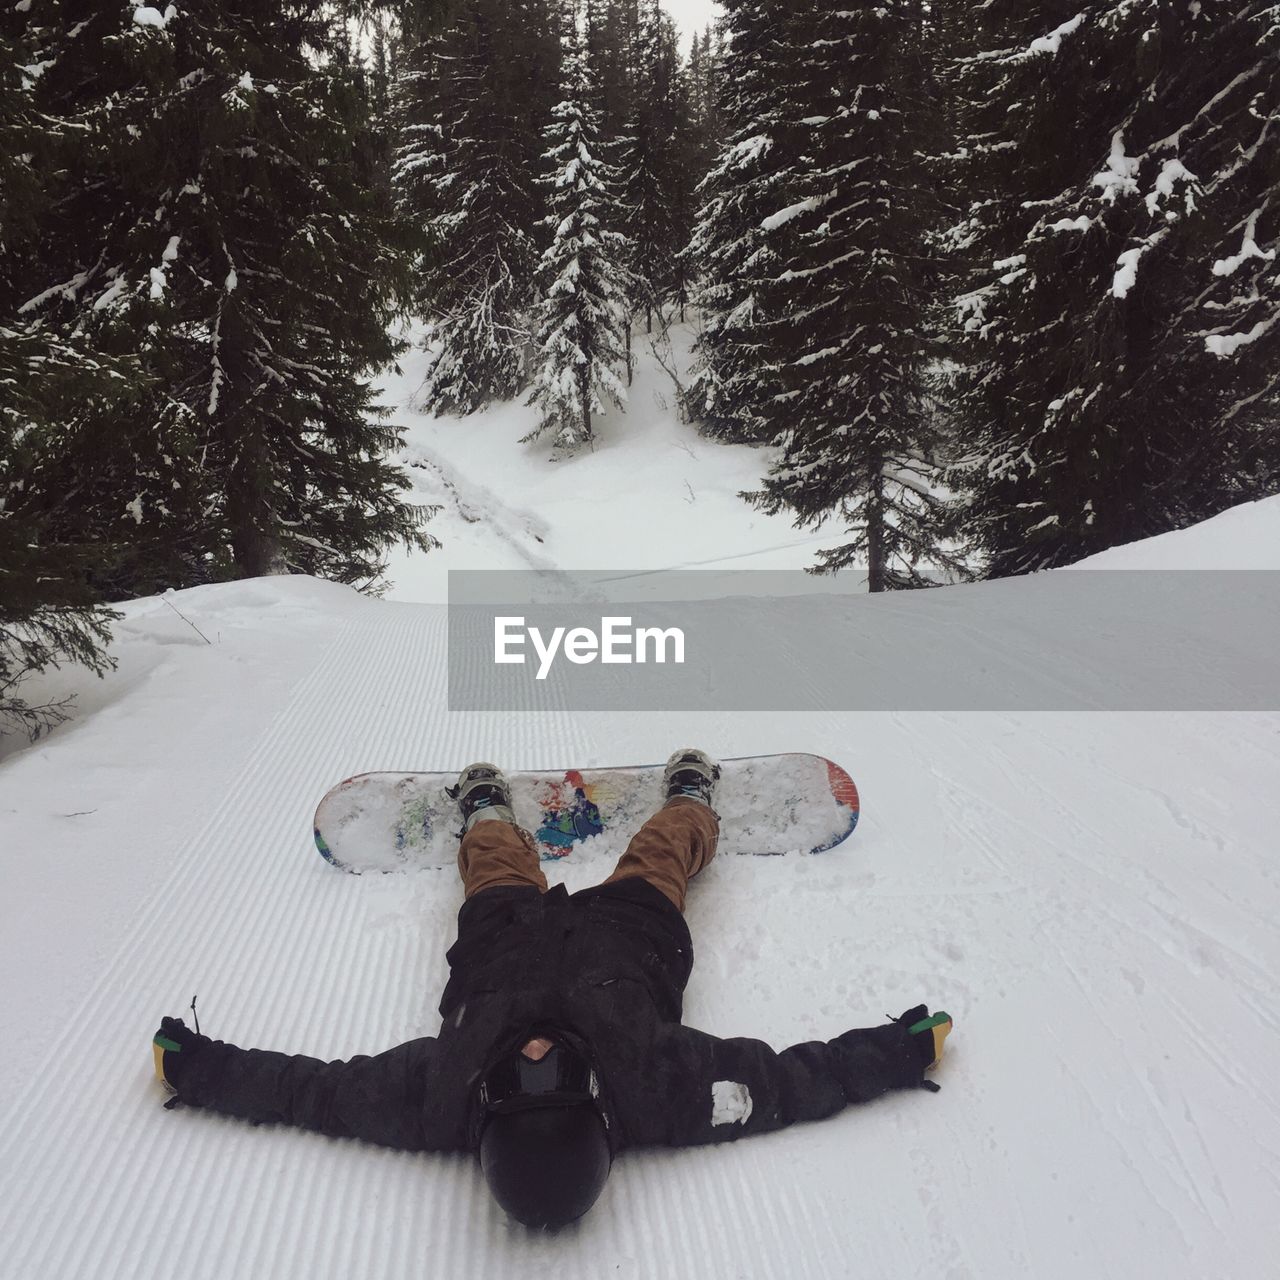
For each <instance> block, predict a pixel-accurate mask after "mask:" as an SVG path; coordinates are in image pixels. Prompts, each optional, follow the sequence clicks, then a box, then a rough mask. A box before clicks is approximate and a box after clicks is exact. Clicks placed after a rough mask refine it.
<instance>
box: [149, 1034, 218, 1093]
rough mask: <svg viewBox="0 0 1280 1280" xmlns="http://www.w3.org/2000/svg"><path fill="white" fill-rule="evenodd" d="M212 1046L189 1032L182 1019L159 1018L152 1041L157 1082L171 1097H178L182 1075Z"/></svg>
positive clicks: (204, 1037) (207, 1040) (209, 1041)
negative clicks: (170, 1092) (195, 1059)
mask: <svg viewBox="0 0 1280 1280" xmlns="http://www.w3.org/2000/svg"><path fill="white" fill-rule="evenodd" d="M212 1043H213V1041H212V1040H210V1039H209V1037H208V1036H202V1035H200V1033H199V1032H197V1031H192V1030H191V1029H190V1027H188V1026H187V1024H186V1023H185V1022H183V1021H182V1019H181V1018H161V1019H160V1030H159V1031H157V1032H156V1034H155V1036H154V1037H153V1039H152V1041H151V1047H152V1052H153V1054H154V1056H155V1062H156V1078H157V1079H158V1080H159V1081H160V1082H161V1083H162V1084H164V1085H167V1086H168V1087H169V1088H170V1089H171V1090H173V1092H174V1093H181V1092H182V1075H183V1072H184V1071H186V1070H187V1068H188V1067H190V1065H191V1062H192V1059H193V1058H195V1057H196V1055H197V1054H199V1053H200V1052H201V1051H202V1050H203V1049H204V1048H206V1047H207V1046H208V1045H211V1044H212Z"/></svg>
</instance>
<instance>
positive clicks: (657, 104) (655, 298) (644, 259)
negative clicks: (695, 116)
mask: <svg viewBox="0 0 1280 1280" xmlns="http://www.w3.org/2000/svg"><path fill="white" fill-rule="evenodd" d="M634 56H635V76H634V78H635V85H634V90H633V92H632V95H631V110H632V116H631V119H630V121H629V122H628V125H627V129H626V141H625V144H624V146H623V148H622V153H621V157H620V166H621V170H622V183H623V203H624V206H625V209H626V216H625V220H624V222H623V225H622V228H621V230H622V231H623V232H624V234H625V235H626V236H627V239H628V240H629V241H630V243H631V246H632V260H631V270H632V284H633V296H632V300H631V301H632V308H633V310H634V311H635V312H636V313H637V314H640V313H643V314H644V317H645V328H646V330H649V331H652V328H653V311H654V309H655V308H657V307H660V306H661V305H662V301H663V299H664V297H665V296H666V295H667V294H669V293H670V292H671V291H672V288H673V284H674V275H673V272H672V263H673V262H674V260H675V257H676V255H677V254H678V253H679V252H680V250H681V249H682V248H683V247H684V242H683V240H682V238H681V236H680V233H679V228H678V227H677V224H676V218H675V214H676V208H677V204H678V201H679V180H680V173H679V170H678V168H677V165H678V161H679V159H680V156H679V153H678V150H677V137H678V134H679V131H680V127H681V121H680V55H679V48H678V41H677V37H676V30H675V24H674V23H673V22H672V21H671V19H670V17H668V16H667V15H666V14H665V13H664V12H663V11H662V8H661V6H660V5H659V3H658V0H638V6H637V38H636V42H635V50H634ZM685 239H687V236H686V237H685Z"/></svg>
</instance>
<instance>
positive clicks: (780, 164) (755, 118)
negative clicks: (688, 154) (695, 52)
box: [687, 0, 793, 440]
mask: <svg viewBox="0 0 1280 1280" xmlns="http://www.w3.org/2000/svg"><path fill="white" fill-rule="evenodd" d="M724 8H725V9H726V11H727V13H726V17H725V23H726V27H725V30H726V33H727V47H726V50H725V53H724V57H723V65H722V75H721V79H720V85H721V88H722V91H723V100H722V102H721V104H720V111H721V114H722V116H723V118H724V121H725V127H726V129H727V134H728V136H727V141H726V145H725V147H724V149H723V150H722V152H721V154H720V156H719V158H718V160H717V163H716V165H715V166H714V168H713V169H712V170H711V172H710V174H708V176H707V178H706V179H705V181H704V182H703V184H702V204H701V207H700V209H699V214H698V224H697V227H696V230H695V232H694V236H693V240H692V241H691V243H690V246H689V249H688V254H689V256H690V258H691V260H692V262H693V263H694V264H695V266H696V268H697V270H698V272H699V283H698V286H697V288H696V289H695V291H694V302H695V304H696V305H697V306H698V307H699V308H700V309H701V312H702V330H701V332H700V333H699V335H698V339H697V342H696V343H695V346H694V352H695V356H696V365H695V373H694V377H693V379H692V381H691V383H690V387H689V390H688V393H687V408H688V411H689V414H690V417H691V418H693V419H694V420H696V421H700V422H701V423H702V424H703V427H704V430H706V431H707V433H708V434H710V435H712V436H717V437H720V438H723V439H728V440H764V439H767V438H768V435H769V430H768V424H767V422H766V420H765V418H764V416H763V413H762V409H761V405H762V404H764V403H766V402H767V401H768V400H769V399H770V398H771V396H772V395H773V394H774V392H775V390H776V388H774V387H772V386H771V385H770V384H769V382H768V380H767V379H766V378H764V377H762V373H761V370H762V368H763V367H764V366H766V365H767V364H768V363H769V362H770V358H771V353H770V352H769V350H768V347H767V344H766V339H765V337H764V336H763V334H762V331H761V325H762V324H763V323H764V322H765V320H766V316H765V313H764V311H763V310H762V292H763V290H764V287H765V284H766V282H767V281H769V280H770V279H772V278H773V277H774V275H775V274H776V270H777V262H776V260H775V258H774V254H773V249H772V247H771V245H770V243H769V239H768V237H767V236H766V234H765V231H764V221H765V219H766V218H768V217H769V216H771V215H772V214H775V213H776V212H777V211H778V210H779V208H781V207H783V206H784V204H785V200H783V199H782V198H780V194H779V193H780V191H781V189H782V185H783V181H784V176H785V174H786V172H787V170H788V168H789V165H790V163H791V158H790V157H787V156H785V155H784V154H783V152H782V149H781V148H780V147H778V146H777V145H776V144H777V140H778V136H779V133H780V130H781V128H782V124H783V121H782V118H781V113H780V109H779V103H780V98H781V94H780V86H781V85H782V84H783V83H784V82H785V77H786V76H787V75H788V74H789V73H790V72H791V71H792V67H790V66H788V64H787V62H786V57H785V49H786V48H787V45H786V42H785V40H784V39H781V38H780V36H781V34H782V33H784V32H785V31H786V30H787V29H788V26H789V24H790V23H791V22H792V21H793V6H792V5H790V4H788V3H783V2H782V0H730V2H729V3H727V4H725V6H724Z"/></svg>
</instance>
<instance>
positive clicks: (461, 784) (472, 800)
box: [445, 760, 516, 835]
mask: <svg viewBox="0 0 1280 1280" xmlns="http://www.w3.org/2000/svg"><path fill="white" fill-rule="evenodd" d="M445 794H446V795H447V796H448V797H449V798H450V799H451V800H456V801H457V802H458V812H459V813H460V814H461V815H462V834H463V835H465V834H466V833H467V832H468V831H470V830H471V828H472V827H473V826H475V824H476V823H477V822H482V821H484V820H485V819H495V820H497V821H500V822H509V823H511V825H512V826H515V822H516V815H515V813H514V812H513V810H512V808H511V784H510V783H509V782H508V781H507V777H506V774H504V773H503V772H502V770H501V769H499V768H498V766H497V765H495V764H489V763H488V762H487V761H484V760H479V761H477V762H476V763H475V764H469V765H467V767H466V768H465V769H463V771H462V772H461V773H460V774H459V775H458V781H457V784H456V785H455V786H452V787H446V788H445Z"/></svg>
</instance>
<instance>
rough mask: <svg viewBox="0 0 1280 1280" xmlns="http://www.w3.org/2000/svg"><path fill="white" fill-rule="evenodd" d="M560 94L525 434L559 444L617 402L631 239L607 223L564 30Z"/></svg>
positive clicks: (578, 439)
mask: <svg viewBox="0 0 1280 1280" xmlns="http://www.w3.org/2000/svg"><path fill="white" fill-rule="evenodd" d="M565 39H566V48H565V58H564V71H563V76H562V80H563V94H564V97H563V100H562V101H561V102H560V104H559V105H558V106H557V107H556V108H555V109H554V111H553V112H552V120H551V124H550V126H549V127H548V129H547V147H548V149H547V152H546V156H545V159H546V162H547V164H548V167H549V176H548V177H547V178H546V179H545V180H544V183H545V185H546V186H547V188H548V189H549V191H550V214H549V216H548V217H547V219H546V225H547V226H548V227H549V228H550V230H551V237H552V238H551V244H550V246H549V247H548V248H547V250H546V252H545V253H544V254H543V257H542V261H541V264H540V266H539V269H538V282H539V285H540V288H541V292H542V302H541V305H540V307H539V309H538V323H537V330H536V335H537V336H536V340H535V356H534V359H535V364H536V370H535V375H534V383H533V390H532V393H531V394H530V397H529V402H530V403H531V404H534V405H536V406H537V407H538V410H539V420H538V425H537V427H536V428H535V429H534V430H533V431H531V432H530V433H529V434H528V435H527V436H525V437H524V439H525V440H532V439H535V438H537V437H539V436H543V435H550V436H551V437H552V438H553V440H554V442H555V445H556V446H557V448H558V449H560V450H565V451H568V450H572V449H574V448H577V447H579V446H581V445H583V444H585V443H589V442H590V441H591V439H592V434H593V433H592V415H593V414H595V413H600V412H602V411H603V410H604V409H605V408H606V406H607V405H608V404H610V403H612V404H614V405H621V404H622V403H623V402H624V401H625V399H626V388H625V386H624V385H623V383H622V380H621V379H620V378H619V376H618V372H617V370H618V367H619V365H620V364H621V363H622V361H623V360H624V358H625V341H626V335H625V328H626V322H627V316H628V310H627V294H628V289H629V283H630V281H629V275H628V271H627V268H626V266H625V263H626V260H627V256H628V245H627V242H626V239H625V238H624V237H623V236H622V235H621V234H619V233H618V232H616V231H611V230H609V229H608V227H609V225H610V223H612V222H615V221H616V214H615V213H613V212H612V211H610V210H609V209H608V205H609V202H610V199H611V190H612V184H611V182H610V178H611V175H610V173H609V169H608V166H607V165H606V164H605V163H604V162H603V161H602V160H600V159H599V157H598V155H597V154H596V150H595V147H596V122H595V116H594V113H593V112H592V110H591V107H590V104H589V95H588V85H587V72H586V59H585V56H584V53H583V50H582V48H581V46H580V44H579V41H578V38H577V35H576V32H575V31H574V30H573V28H572V26H570V28H569V30H568V32H567V34H566V37H565Z"/></svg>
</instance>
